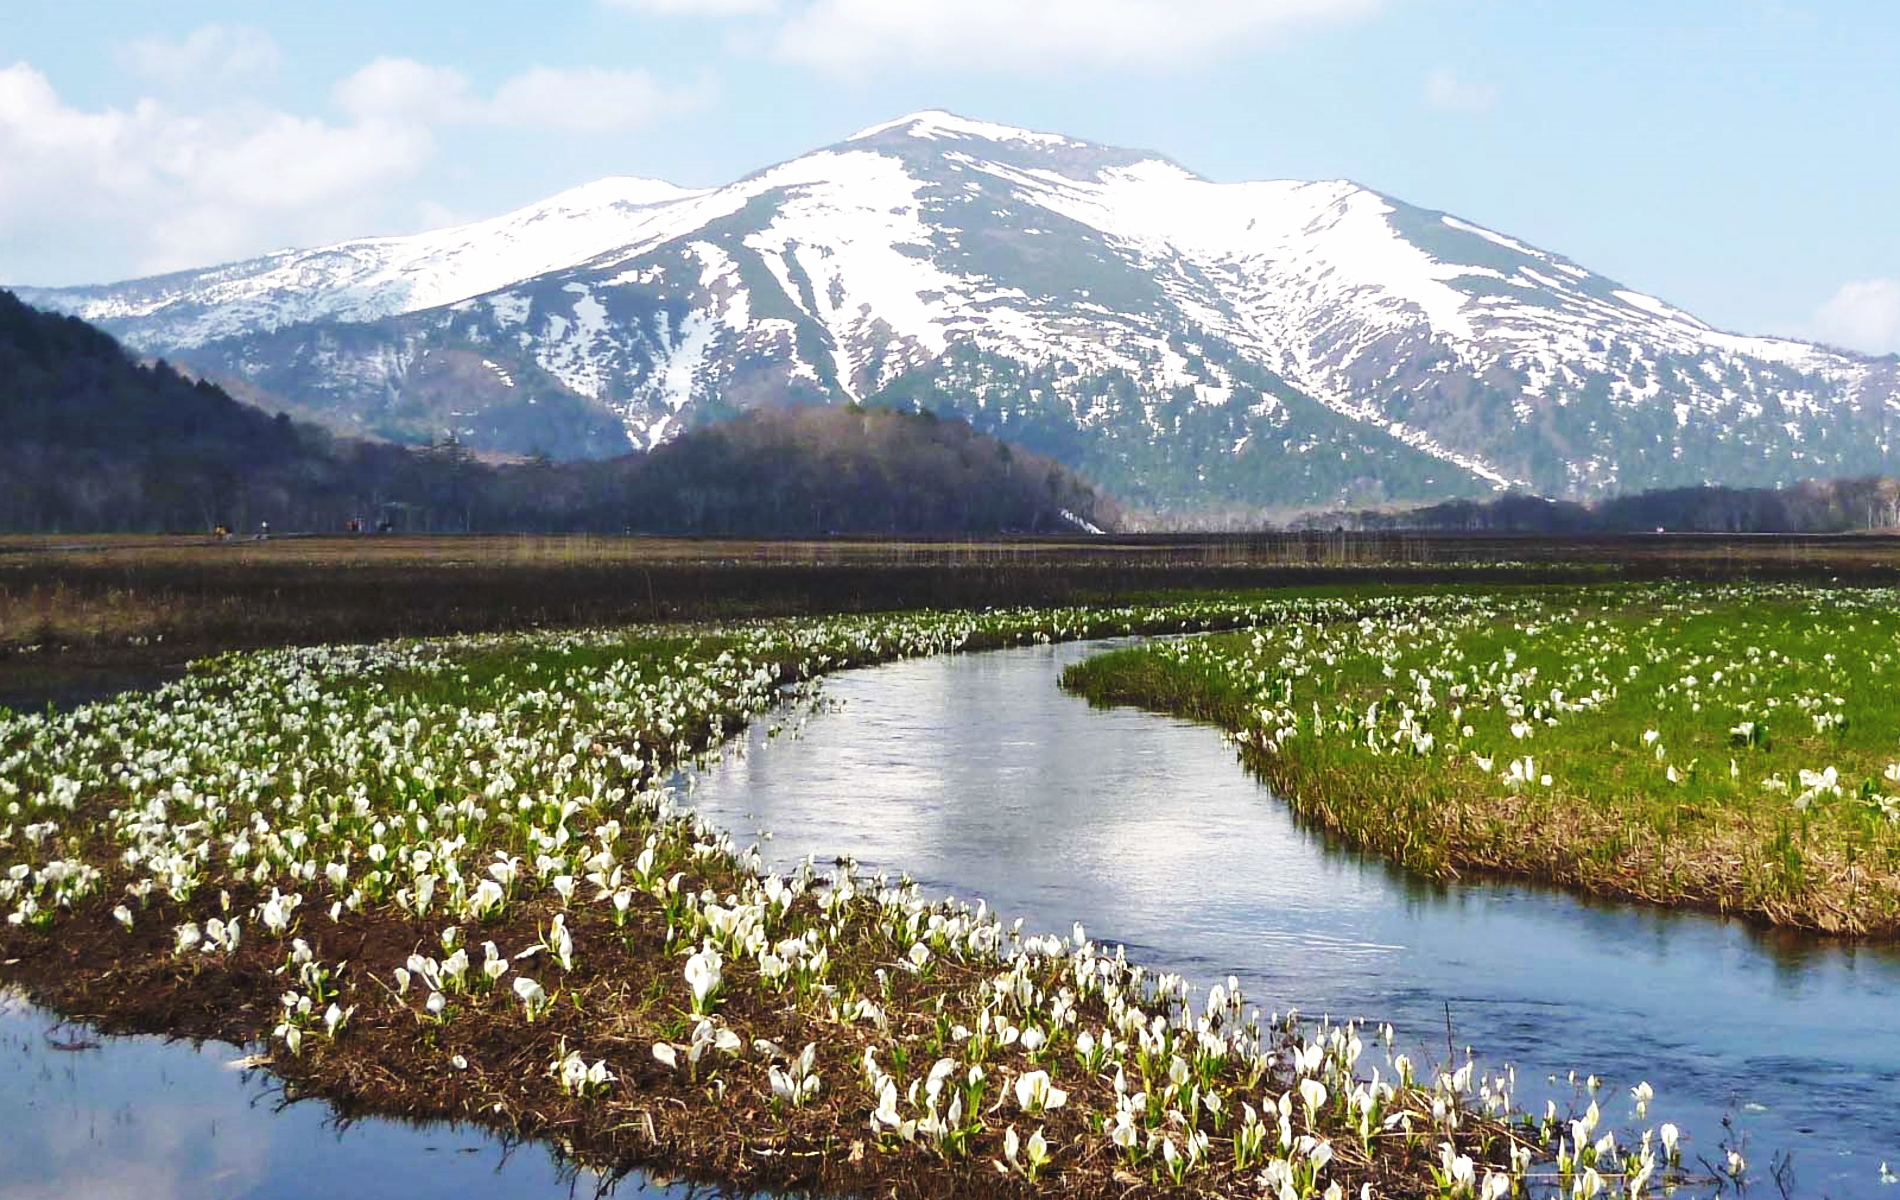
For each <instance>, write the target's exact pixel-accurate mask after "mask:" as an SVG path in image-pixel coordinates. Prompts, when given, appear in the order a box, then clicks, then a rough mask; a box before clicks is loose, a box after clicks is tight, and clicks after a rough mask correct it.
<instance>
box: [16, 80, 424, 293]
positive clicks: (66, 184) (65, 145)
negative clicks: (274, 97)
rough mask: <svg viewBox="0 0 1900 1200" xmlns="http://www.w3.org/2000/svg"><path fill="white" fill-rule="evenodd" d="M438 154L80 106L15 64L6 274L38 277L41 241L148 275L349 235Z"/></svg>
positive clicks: (262, 121)
mask: <svg viewBox="0 0 1900 1200" xmlns="http://www.w3.org/2000/svg"><path fill="white" fill-rule="evenodd" d="M432 149H433V143H432V141H431V139H430V136H429V134H428V131H427V130H426V129H425V128H421V127H415V126H398V125H391V124H387V123H357V124H351V125H336V124H332V123H329V122H326V121H322V120H318V119H313V118H303V117H293V116H290V115H288V114H284V113H278V112H271V111H269V110H265V109H260V108H254V107H242V106H240V107H236V108H231V109H220V110H207V111H202V112H183V111H179V110H177V109H175V108H173V107H171V106H169V105H167V104H164V103H161V102H159V101H157V100H150V99H147V100H141V101H139V102H138V103H136V104H134V105H133V106H131V107H130V108H127V109H113V108H108V109H101V110H98V111H88V110H83V109H80V108H76V107H74V106H71V105H68V104H66V103H65V102H64V101H63V100H61V98H60V97H59V95H58V94H57V92H55V90H54V89H53V86H52V84H51V83H50V82H49V81H48V80H47V79H46V77H45V76H44V75H42V74H40V72H39V71H37V70H35V69H34V68H33V67H31V66H29V65H27V64H25V63H18V64H15V65H14V66H11V67H7V68H5V69H0V162H5V163H7V170H5V171H4V172H0V279H6V280H7V281H9V282H23V283H26V282H34V279H32V278H22V272H23V270H34V274H36V275H37V274H39V273H40V271H43V270H44V269H45V268H43V267H41V268H38V269H37V270H35V269H34V267H33V266H32V265H31V264H34V263H36V262H37V259H36V258H34V257H33V255H34V252H35V251H36V250H40V249H41V248H43V247H45V246H64V247H67V248H68V250H67V253H68V254H70V253H71V249H70V248H71V247H72V246H74V245H75V244H76V243H83V244H84V246H85V247H86V250H87V251H88V252H90V253H92V254H94V255H96V256H98V257H99V258H100V259H101V260H103V261H112V262H116V263H119V264H123V265H128V266H130V268H131V269H132V270H135V271H141V272H148V271H162V270H169V269H174V268H178V267H185V266H201V265H204V264H206V263H208V262H215V261H219V260H224V259H229V258H231V257H234V256H239V255H243V254H248V253H253V252H256V251H258V250H262V249H266V248H269V247H271V246H274V245H281V244H284V243H287V242H295V241H299V240H304V239H306V238H310V239H328V238H332V237H340V236H344V235H346V234H347V233H350V232H357V231H359V230H357V229H353V228H352V225H355V224H356V223H358V222H361V221H364V220H368V219H370V213H371V210H372V208H373V205H374V196H375V193H376V192H377V191H378V190H379V189H381V188H383V187H385V186H387V185H388V184H390V183H393V182H395V181H397V180H400V179H403V178H405V177H407V176H409V175H412V174H413V173H414V172H415V171H416V170H417V168H418V166H419V165H420V164H421V162H422V161H423V160H424V159H426V158H427V157H428V155H429V153H430V152H431V150H432ZM22 260H25V261H26V262H27V263H28V264H29V266H27V267H25V268H22V267H21V266H19V265H18V264H19V263H20V262H21V261H22ZM42 278H43V279H44V277H43V276H42ZM44 281H45V282H52V283H65V282H71V280H69V279H61V278H52V279H44Z"/></svg>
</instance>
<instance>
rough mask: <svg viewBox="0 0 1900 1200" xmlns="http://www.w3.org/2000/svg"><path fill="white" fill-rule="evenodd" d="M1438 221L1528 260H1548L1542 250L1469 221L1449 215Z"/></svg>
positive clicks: (1547, 256)
mask: <svg viewBox="0 0 1900 1200" xmlns="http://www.w3.org/2000/svg"><path fill="white" fill-rule="evenodd" d="M1439 220H1440V221H1443V222H1444V223H1445V224H1446V225H1449V226H1450V227H1451V228H1453V229H1456V230H1459V231H1460V232H1462V233H1475V234H1477V235H1478V236H1479V237H1481V238H1483V239H1484V240H1485V241H1487V242H1492V243H1495V244H1496V245H1499V246H1502V247H1504V248H1505V249H1506V250H1515V251H1516V252H1517V253H1519V254H1522V255H1524V256H1526V257H1528V258H1542V259H1548V258H1549V257H1550V255H1548V254H1545V253H1544V252H1543V251H1542V250H1538V249H1535V248H1533V247H1530V246H1526V245H1525V244H1524V243H1523V242H1520V241H1518V240H1516V239H1515V238H1508V237H1505V236H1504V235H1503V234H1501V233H1498V232H1496V231H1494V230H1490V229H1486V228H1484V227H1483V226H1482V225H1473V224H1472V223H1471V222H1469V221H1461V220H1459V219H1458V218H1457V217H1454V216H1451V215H1449V214H1446V215H1444V216H1441V217H1439Z"/></svg>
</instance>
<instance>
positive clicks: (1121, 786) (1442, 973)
mask: <svg viewBox="0 0 1900 1200" xmlns="http://www.w3.org/2000/svg"><path fill="white" fill-rule="evenodd" d="M1107 644H1109V643H1081V644H1069V645H1061V646H1054V647H1047V646H1043V647H1034V648H1027V649H1019V650H1005V651H997V652H993V653H985V654H972V655H954V656H940V657H935V658H928V659H919V660H915V661H910V662H903V663H895V664H891V665H888V666H883V667H877V668H873V669H869V670H863V671H853V672H847V673H845V674H842V675H839V676H836V677H834V678H832V679H830V680H828V681H827V682H826V685H825V693H824V694H825V696H826V697H827V705H826V707H825V708H824V709H823V710H821V711H818V712H816V713H813V714H806V715H800V714H793V713H781V714H777V718H776V719H775V720H772V721H760V722H758V723H757V724H755V725H754V726H753V727H752V728H751V729H750V730H749V731H748V732H747V733H746V734H745V735H743V736H742V737H741V738H740V739H739V740H738V741H737V742H735V743H734V744H732V745H731V746H729V747H727V749H726V750H725V752H724V753H723V755H722V756H721V760H720V761H719V762H717V763H716V764H714V765H712V766H710V767H709V768H707V769H705V770H703V771H701V772H699V773H698V774H697V775H695V776H693V777H691V778H690V779H686V778H684V777H682V780H681V782H682V784H683V785H684V786H687V787H689V788H690V793H691V798H692V802H693V803H695V804H697V805H698V806H699V807H700V808H701V809H702V810H704V811H705V812H706V813H707V814H708V815H709V816H710V817H712V818H713V819H714V820H716V821H717V822H718V823H719V824H721V825H723V826H725V827H726V828H728V829H730V830H732V831H733V833H734V836H735V837H737V838H738V839H739V840H740V841H741V843H742V844H743V843H744V842H745V841H747V840H749V839H751V838H752V837H754V836H761V835H762V834H763V833H764V832H769V833H770V834H771V840H770V841H769V842H765V843H764V845H765V847H766V849H767V850H768V852H769V856H770V857H771V858H773V859H774V860H775V861H777V862H778V863H779V864H780V865H781V866H783V867H789V866H790V865H791V864H792V863H794V862H796V861H797V860H799V859H801V858H803V857H804V856H805V855H807V854H816V855H818V856H819V857H820V858H821V859H829V858H830V857H832V856H834V855H841V854H848V855H851V856H853V857H855V858H856V859H858V861H859V862H860V864H861V865H862V866H863V867H864V868H866V869H876V868H878V867H886V868H889V869H890V870H891V871H893V872H898V871H908V872H909V873H910V874H911V875H912V876H913V877H914V878H916V879H918V880H920V881H921V882H922V883H924V884H925V886H926V888H927V889H928V890H930V891H933V892H937V893H941V894H945V895H957V896H962V897H965V898H970V899H974V898H976V897H979V896H981V897H984V898H986V899H988V900H989V902H990V904H991V905H992V907H993V908H995V909H996V910H998V911H999V912H1001V913H1002V914H1004V915H1005V916H1006V917H1016V916H1021V917H1023V918H1025V922H1026V927H1027V928H1029V929H1031V930H1052V931H1063V932H1066V931H1068V930H1069V928H1070V926H1071V925H1072V924H1073V923H1074V922H1077V921H1080V922H1082V923H1084V925H1085V926H1086V928H1087V931H1088V934H1089V936H1091V937H1093V938H1095V939H1097V940H1099V941H1106V942H1111V943H1114V942H1119V943H1124V944H1126V945H1127V946H1128V949H1129V953H1130V956H1131V957H1133V958H1135V959H1137V960H1139V961H1142V962H1144V963H1146V964H1148V965H1150V966H1152V967H1155V968H1157V969H1165V970H1174V971H1178V972H1181V973H1183V974H1185V975H1187V976H1189V977H1190V978H1192V979H1194V980H1196V981H1197V982H1199V983H1200V984H1202V985H1205V984H1208V983H1211V982H1214V981H1217V980H1221V979H1224V978H1225V977H1226V976H1227V975H1229V974H1234V975H1238V976H1240V977H1241V979H1242V980H1243V982H1244V985H1245V986H1246V988H1247V990H1248V992H1249V994H1250V995H1251V996H1252V997H1253V998H1254V1000H1255V1001H1256V1002H1258V1003H1259V1004H1260V1005H1261V1006H1262V1007H1263V1008H1266V1009H1277V1010H1281V1011H1284V1010H1285V1009H1287V1008H1289V1007H1297V1008H1298V1009H1299V1010H1300V1011H1301V1012H1303V1013H1305V1014H1307V1015H1309V1016H1315V1017H1316V1016H1318V1015H1320V1014H1322V1013H1325V1014H1331V1015H1332V1016H1334V1017H1336V1018H1348V1017H1359V1018H1366V1019H1370V1020H1374V1021H1391V1022H1393V1023H1394V1024H1396V1025H1397V1026H1398V1027H1399V1029H1400V1036H1401V1038H1402V1040H1404V1041H1406V1042H1407V1043H1408V1044H1409V1045H1410V1046H1412V1047H1414V1048H1415V1049H1416V1050H1417V1051H1419V1052H1421V1053H1423V1054H1425V1055H1427V1056H1428V1058H1429V1059H1430V1060H1431V1061H1442V1060H1443V1059H1444V1057H1445V1048H1446V1044H1447V1040H1448V1035H1447V1023H1448V1022H1449V1026H1450V1033H1449V1040H1450V1041H1451V1042H1452V1043H1453V1044H1454V1045H1455V1046H1456V1047H1457V1048H1458V1049H1459V1051H1460V1052H1462V1048H1463V1047H1465V1046H1467V1045H1469V1046H1472V1047H1475V1048H1476V1049H1477V1051H1478V1053H1479V1056H1480V1058H1481V1059H1482V1060H1483V1061H1485V1062H1486V1063H1487V1064H1488V1065H1493V1066H1494V1065H1497V1064H1500V1063H1503V1062H1510V1063H1514V1064H1516V1065H1517V1067H1518V1068H1519V1081H1520V1089H1521V1090H1520V1094H1521V1097H1522V1098H1523V1099H1524V1100H1526V1101H1528V1102H1530V1103H1533V1104H1535V1105H1538V1106H1541V1102H1542V1099H1543V1097H1544V1096H1545V1095H1550V1096H1553V1097H1556V1098H1558V1099H1559V1101H1560V1103H1562V1102H1564V1101H1567V1100H1569V1099H1570V1098H1571V1097H1572V1096H1573V1095H1574V1091H1573V1090H1572V1088H1571V1087H1570V1086H1569V1085H1568V1084H1567V1083H1566V1082H1565V1081H1564V1076H1565V1075H1566V1074H1567V1073H1568V1072H1570V1071H1571V1070H1575V1071H1577V1072H1578V1073H1579V1074H1583V1073H1588V1072H1594V1073H1596V1074H1598V1075H1600V1076H1602V1077H1603V1080H1604V1088H1605V1090H1604V1092H1603V1093H1602V1095H1603V1097H1604V1108H1605V1111H1606V1113H1607V1114H1608V1115H1609V1117H1610V1118H1611V1119H1612V1120H1614V1119H1616V1118H1620V1117H1624V1116H1626V1115H1627V1112H1628V1105H1627V1104H1626V1103H1625V1102H1624V1101H1623V1098H1624V1097H1626V1096H1627V1094H1628V1093H1627V1089H1628V1087H1629V1086H1631V1085H1632V1084H1634V1083H1636V1082H1638V1081H1639V1080H1647V1081H1649V1082H1650V1083H1651V1084H1652V1085H1653V1086H1654V1087H1655V1088H1656V1091H1657V1093H1658V1098H1657V1101H1656V1102H1655V1104H1654V1106H1653V1108H1652V1111H1651V1120H1652V1121H1661V1120H1673V1121H1675V1122H1676V1123H1677V1124H1678V1125H1680V1126H1682V1128H1683V1129H1684V1131H1685V1135H1686V1136H1685V1148H1686V1150H1687V1152H1688V1154H1689V1156H1691V1157H1693V1156H1694V1155H1695V1154H1697V1153H1700V1154H1703V1155H1706V1156H1707V1157H1709V1158H1710V1159H1712V1160H1719V1159H1720V1157H1721V1155H1720V1152H1719V1151H1718V1149H1717V1146H1718V1145H1719V1144H1720V1143H1721V1142H1722V1140H1723V1138H1724V1137H1731V1138H1732V1137H1735V1136H1737V1135H1739V1136H1741V1137H1743V1138H1745V1139H1746V1140H1745V1143H1744V1149H1745V1152H1746V1153H1747V1155H1748V1158H1749V1160H1750V1162H1751V1164H1752V1167H1753V1170H1754V1172H1755V1175H1756V1177H1757V1179H1758V1180H1759V1181H1760V1184H1759V1186H1758V1189H1757V1190H1758V1191H1761V1192H1766V1193H1768V1194H1774V1187H1773V1185H1772V1183H1771V1182H1770V1180H1769V1179H1768V1173H1769V1169H1770V1167H1771V1163H1772V1162H1773V1161H1774V1160H1776V1159H1777V1158H1778V1157H1780V1156H1783V1155H1787V1156H1791V1158H1792V1167H1791V1169H1792V1176H1791V1181H1790V1184H1789V1187H1790V1194H1791V1195H1795V1196H1820V1195H1828V1196H1833V1197H1847V1198H1862V1197H1865V1198H1870V1200H1873V1198H1878V1200H1900V1188H1891V1187H1887V1186H1883V1185H1882V1184H1881V1183H1880V1182H1879V1168H1880V1164H1881V1162H1882V1161H1883V1160H1885V1161H1888V1162H1891V1163H1893V1164H1894V1165H1895V1166H1896V1167H1900V952H1896V951H1894V950H1892V949H1886V948H1870V947H1864V946H1863V947H1855V946H1852V945H1848V944H1843V943H1831V942H1827V941H1822V940H1818V939H1812V938H1806V937H1794V936H1767V935H1762V934H1759V933H1757V932H1755V931H1752V930H1751V929H1750V928H1748V927H1746V926H1744V925H1741V924H1739V923H1736V922H1727V921H1721V920H1717V919H1714V918H1709V917H1703V916H1696V915H1684V914H1676V913H1668V912H1661V911H1656V910H1650V909H1644V908H1637V907H1633V906H1627V905H1611V904H1594V903H1589V902H1584V901H1579V900H1577V899H1575V898H1574V897H1570V896H1566V895H1564V894H1562V893H1558V892H1554V891H1550V890H1547V889H1540V888H1532V887H1523V886H1512V885H1496V884H1487V883H1464V884H1455V885H1448V886H1440V885H1432V884H1425V883H1421V882H1419V881H1417V880H1415V879H1410V878H1408V877H1406V876H1405V875H1403V874H1402V873H1400V872H1397V871H1395V870H1393V869H1391V868H1389V867H1388V866H1386V865H1384V864H1383V863H1382V862H1380V861H1379V860H1376V859H1369V858H1366V857H1363V856H1360V855H1356V854H1354V853H1352V852H1350V851H1347V850H1344V849H1342V848H1340V847H1337V846H1334V845H1330V844H1329V843H1328V841H1327V840H1326V839H1324V838H1323V837H1321V836H1319V835H1317V834H1315V833H1313V832H1311V831H1309V830H1307V829H1304V828H1302V827H1301V826H1300V825H1299V824H1298V823H1297V822H1296V821H1295V820H1294V819H1293V818H1292V816H1291V815H1290V813H1289V812H1288V811H1287V809H1286V807H1285V806H1284V805H1283V804H1281V803H1280V802H1279V801H1278V800H1277V799H1275V798H1274V797H1273V795H1272V794H1271V793H1269V792H1268V791H1267V790H1266V789H1265V788H1264V787H1263V786H1262V785H1260V784H1259V783H1258V782H1257V781H1256V780H1254V779H1253V778H1252V777H1250V776H1248V775H1247V774H1246V773H1245V772H1244V771H1243V770H1242V769H1241V768H1240V766H1239V765H1238V763H1237V761H1236V759H1235V756H1234V754H1233V751H1232V749H1231V748H1230V747H1229V745H1228V744H1227V743H1226V742H1225V741H1224V740H1223V739H1222V737H1221V736H1220V735H1219V733H1218V732H1217V731H1215V730H1212V729H1209V728H1207V727H1204V726H1197V725H1192V724H1189V723H1186V722H1182V721H1178V720H1174V719H1172V718H1168V717H1161V716H1156V715H1154V714H1150V713H1143V712H1137V711H1134V710H1130V709H1111V710H1096V709H1091V708H1090V707H1089V706H1088V705H1087V704H1086V703H1084V702H1083V701H1081V700H1079V699H1076V698H1075V697H1072V696H1069V695H1066V694H1064V693H1063V692H1062V691H1061V690H1060V689H1059V688H1058V687H1057V679H1058V677H1059V676H1060V674H1061V670H1062V668H1063V666H1065V665H1066V664H1068V663H1071V662H1074V661H1077V660H1079V659H1081V658H1083V657H1086V656H1087V655H1089V654H1091V653H1096V652H1099V650H1100V649H1101V648H1102V647H1103V646H1104V645H1107ZM774 730H777V731H778V732H777V733H776V734H775V733H774ZM86 1036H87V1035H85V1034H83V1033H82V1032H76V1031H73V1030H71V1029H69V1028H63V1027H59V1026H57V1025H56V1023H55V1021H54V1019H53V1018H52V1017H51V1016H50V1015H48V1014H45V1013H42V1012H38V1011H35V1010H32V1009H29V1008H27V1007H26V1006H24V1005H22V1004H21V1003H20V1002H18V1001H17V1000H9V999H7V998H6V997H5V996H4V995H3V994H0V1129H4V1130H5V1131H6V1133H7V1136H6V1137H4V1138H0V1200H26V1198H29V1197H55V1196H56V1197H59V1198H60V1200H66V1198H68V1197H73V1196H88V1197H90V1196H117V1195H125V1196H138V1197H164V1196H168V1195H179V1196H193V1197H197V1196H206V1197H210V1196H230V1197H239V1196H243V1197H272V1198H290V1197H303V1196H310V1197H324V1198H325V1200H328V1198H330V1197H334V1196H337V1195H352V1196H354V1195H363V1196H381V1195H389V1196H404V1197H417V1198H419V1197H451V1196H453V1197H457V1198H463V1197H470V1198H480V1197H489V1196H494V1197H500V1196H509V1197H516V1196H519V1197H543V1196H546V1197H558V1196H567V1195H569V1194H570V1189H571V1188H572V1187H573V1184H574V1181H573V1180H570V1179H566V1178H564V1177H563V1176H562V1174H561V1172H560V1171H559V1169H558V1167H557V1165H556V1164H555V1163H554V1162H553V1160H552V1159H551V1158H550V1156H549V1155H548V1153H547V1152H546V1151H545V1150H543V1149H540V1148H537V1147H528V1148H522V1149H518V1150H515V1151H514V1152H512V1153H510V1152H509V1151H508V1150H506V1149H505V1148H504V1147H502V1146H500V1145H499V1144H497V1143H496V1142H495V1141H494V1140H493V1139H492V1138H490V1137H488V1136H487V1135H485V1134H482V1133H480V1132H478V1131H468V1130H461V1131H458V1130H455V1129H452V1128H444V1127H434V1128H416V1127H412V1126H406V1125H403V1124H400V1123H396V1122H388V1121H364V1122H360V1123H357V1124H354V1125H351V1126H348V1127H347V1128H343V1129H339V1128H338V1127H337V1126H336V1123H335V1121H334V1119H333V1118H332V1117H331V1116H330V1115H329V1114H328V1112H327V1110H325V1109H324V1108H323V1106H321V1105H319V1104H298V1105H294V1106H291V1107H290V1108H288V1109H286V1110H285V1111H283V1112H277V1111H275V1109H276V1105H275V1103H274V1093H273V1092H272V1091H271V1086H270V1083H269V1081H268V1079H266V1078H263V1077H260V1076H257V1075H255V1074H251V1075H245V1074H242V1073H240V1072H237V1071H234V1070H232V1069H230V1068H229V1066H228V1063H229V1060H231V1059H233V1058H235V1057H236V1054H237V1052H236V1051H233V1050H231V1049H230V1048H228V1047H207V1048H204V1049H202V1050H200V1049H194V1048H192V1047H190V1046H188V1045H185V1044H182V1043H173V1044H167V1043H164V1042H161V1041H159V1040H157V1039H151V1038H127V1039H110V1040H107V1041H106V1042H105V1043H104V1044H103V1045H102V1046H100V1047H97V1048H85V1049H72V1048H69V1047H70V1043H71V1042H72V1040H73V1039H83V1038H85V1037H86ZM62 1047H67V1048H62ZM1550 1076H1557V1077H1558V1080H1557V1082H1556V1083H1555V1084H1551V1083H1548V1082H1547V1079H1548V1077H1550ZM1724 1118H1727V1119H1729V1120H1730V1121H1731V1122H1732V1123H1733V1124H1732V1131H1728V1130H1725V1127H1724V1125H1723V1121H1724ZM574 1191H575V1194H579V1195H583V1196H584V1195H589V1194H591V1193H592V1191H593V1186H592V1184H591V1181H588V1180H585V1179H583V1180H582V1181H580V1184H579V1187H578V1188H577V1189H574ZM616 1194H617V1195H618V1196H629V1195H643V1196H644V1195H652V1196H681V1195H685V1194H686V1192H685V1191H684V1190H683V1189H678V1188H672V1187H668V1186H667V1185H665V1184H663V1183H654V1182H652V1181H647V1180H641V1179H630V1180H627V1181H623V1182H622V1184H621V1186H620V1187H619V1189H618V1191H617V1192H616Z"/></svg>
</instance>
